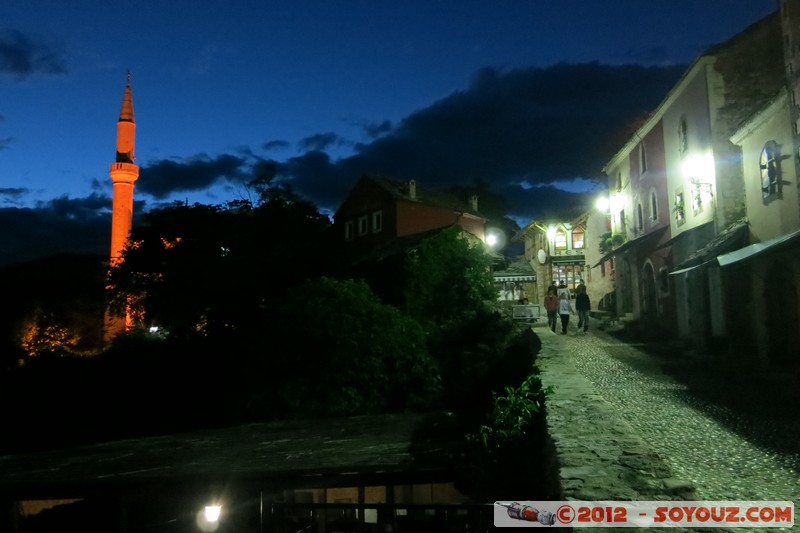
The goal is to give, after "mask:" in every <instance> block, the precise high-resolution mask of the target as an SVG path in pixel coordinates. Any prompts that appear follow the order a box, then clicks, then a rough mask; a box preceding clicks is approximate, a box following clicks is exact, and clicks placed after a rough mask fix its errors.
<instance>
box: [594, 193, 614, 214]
mask: <svg viewBox="0 0 800 533" xmlns="http://www.w3.org/2000/svg"><path fill="white" fill-rule="evenodd" d="M594 206H595V207H596V208H597V210H598V211H600V212H601V213H603V214H606V215H607V214H609V212H608V210H609V208H610V207H611V202H610V201H609V199H608V196H601V197H600V198H598V199H597V201H596V202H595V203H594Z"/></svg>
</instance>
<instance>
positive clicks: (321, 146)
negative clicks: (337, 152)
mask: <svg viewBox="0 0 800 533" xmlns="http://www.w3.org/2000/svg"><path fill="white" fill-rule="evenodd" d="M338 142H340V139H339V136H338V135H337V134H335V133H333V132H328V133H317V134H316V135H311V136H309V137H306V138H305V139H301V140H300V142H299V143H297V145H298V147H299V148H300V150H303V151H321V150H325V149H326V148H328V147H330V146H333V145H335V144H336V143H338Z"/></svg>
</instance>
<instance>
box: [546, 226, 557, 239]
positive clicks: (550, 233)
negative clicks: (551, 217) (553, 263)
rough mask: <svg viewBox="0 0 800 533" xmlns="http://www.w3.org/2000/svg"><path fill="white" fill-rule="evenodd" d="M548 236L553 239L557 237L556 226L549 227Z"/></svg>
mask: <svg viewBox="0 0 800 533" xmlns="http://www.w3.org/2000/svg"><path fill="white" fill-rule="evenodd" d="M547 238H548V239H550V240H551V241H552V240H553V239H555V238H556V228H554V227H553V226H550V227H549V228H547Z"/></svg>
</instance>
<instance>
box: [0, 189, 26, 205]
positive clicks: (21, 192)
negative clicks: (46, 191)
mask: <svg viewBox="0 0 800 533" xmlns="http://www.w3.org/2000/svg"><path fill="white" fill-rule="evenodd" d="M29 192H30V190H29V189H27V188H25V187H0V197H2V198H3V202H5V203H9V202H10V203H13V202H16V201H17V200H21V199H22V197H23V196H25V195H26V194H28V193H29Z"/></svg>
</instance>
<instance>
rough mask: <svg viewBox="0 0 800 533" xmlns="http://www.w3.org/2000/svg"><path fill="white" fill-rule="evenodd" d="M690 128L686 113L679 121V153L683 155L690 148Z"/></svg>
mask: <svg viewBox="0 0 800 533" xmlns="http://www.w3.org/2000/svg"><path fill="white" fill-rule="evenodd" d="M688 130H689V126H688V125H687V123H686V115H681V119H680V121H679V122H678V153H679V154H681V155H683V154H685V153H686V151H687V150H688V149H689V140H688V138H687V136H686V135H687V133H688Z"/></svg>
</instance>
